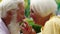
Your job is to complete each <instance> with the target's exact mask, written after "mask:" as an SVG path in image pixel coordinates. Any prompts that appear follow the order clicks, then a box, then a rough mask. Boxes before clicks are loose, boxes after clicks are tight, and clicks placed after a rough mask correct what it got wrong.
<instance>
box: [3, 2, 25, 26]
mask: <svg viewBox="0 0 60 34" xmlns="http://www.w3.org/2000/svg"><path fill="white" fill-rule="evenodd" d="M18 7H19V9H17V10H16V14H17V17H16V18H17V22H20V21H22V19H24V18H25V15H24V6H23V5H22V3H21V4H18ZM13 12H14V10H13V9H12V10H9V11H7V14H6V17H4V18H2V19H3V21H4V22H5V24H6V25H8V24H10V21H11V20H12V18H13V15H14V13H13Z"/></svg>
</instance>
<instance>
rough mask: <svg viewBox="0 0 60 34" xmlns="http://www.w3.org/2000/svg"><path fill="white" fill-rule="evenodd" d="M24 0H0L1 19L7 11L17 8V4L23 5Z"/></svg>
mask: <svg viewBox="0 0 60 34" xmlns="http://www.w3.org/2000/svg"><path fill="white" fill-rule="evenodd" d="M23 2H24V0H2V1H1V2H0V12H1V17H5V16H6V13H7V11H8V10H11V9H16V8H18V3H23Z"/></svg>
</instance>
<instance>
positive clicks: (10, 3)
mask: <svg viewBox="0 0 60 34" xmlns="http://www.w3.org/2000/svg"><path fill="white" fill-rule="evenodd" d="M23 2H24V0H2V2H1V3H0V12H1V13H0V14H1V17H2V18H4V17H5V16H6V13H7V11H9V10H12V9H18V4H19V3H23ZM12 17H13V18H12V20H11V21H10V24H8V28H9V31H10V32H11V34H20V27H19V23H16V22H17V20H16V17H17V13H16V11H15V10H14V15H13V16H12Z"/></svg>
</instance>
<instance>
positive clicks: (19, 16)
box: [2, 4, 36, 34]
mask: <svg viewBox="0 0 60 34" xmlns="http://www.w3.org/2000/svg"><path fill="white" fill-rule="evenodd" d="M18 7H19V9H18V10H16V13H17V17H16V18H17V22H19V23H20V22H22V21H23V19H24V18H25V15H24V5H22V4H18ZM13 15H14V10H13V9H12V10H9V11H7V14H6V17H4V18H2V19H3V21H4V23H5V24H6V25H7V26H8V25H9V24H10V21H11V20H12V19H13ZM25 24H27V23H25ZM20 28H21V29H22V32H23V34H36V32H35V31H32V27H31V26H29V25H28V24H27V26H26V27H25V26H24V28H23V26H21V27H20ZM27 29H28V30H27Z"/></svg>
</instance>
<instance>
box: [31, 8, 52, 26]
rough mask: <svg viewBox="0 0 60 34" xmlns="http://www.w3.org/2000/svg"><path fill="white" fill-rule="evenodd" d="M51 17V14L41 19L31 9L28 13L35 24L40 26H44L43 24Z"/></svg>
mask: <svg viewBox="0 0 60 34" xmlns="http://www.w3.org/2000/svg"><path fill="white" fill-rule="evenodd" d="M51 15H52V13H51V14H50V15H48V16H46V17H41V16H40V15H39V14H38V13H37V12H35V11H33V10H32V9H31V11H30V16H31V17H32V18H33V20H34V22H35V24H38V25H42V26H44V24H45V22H46V21H47V20H49V18H50V16H51Z"/></svg>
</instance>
